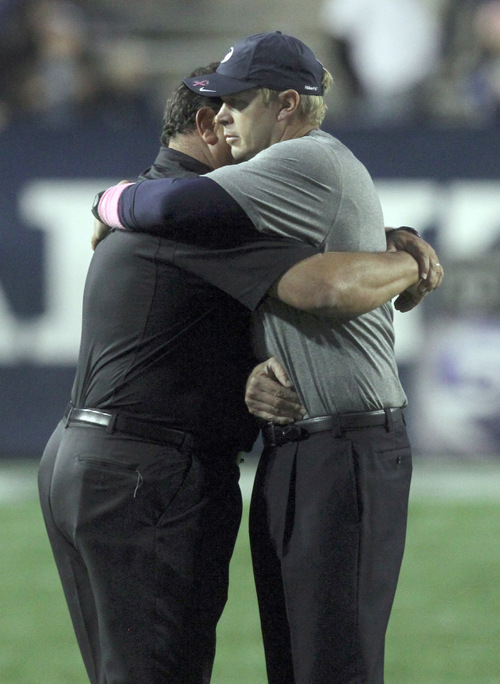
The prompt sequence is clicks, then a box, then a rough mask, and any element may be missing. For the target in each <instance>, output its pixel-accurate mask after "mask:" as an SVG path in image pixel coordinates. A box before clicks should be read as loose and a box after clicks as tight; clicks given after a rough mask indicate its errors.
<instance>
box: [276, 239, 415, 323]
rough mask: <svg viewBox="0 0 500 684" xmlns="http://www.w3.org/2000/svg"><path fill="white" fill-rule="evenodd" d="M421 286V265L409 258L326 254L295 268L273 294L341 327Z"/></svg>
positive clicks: (399, 254) (397, 254) (398, 254)
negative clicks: (336, 322) (344, 323)
mask: <svg viewBox="0 0 500 684" xmlns="http://www.w3.org/2000/svg"><path fill="white" fill-rule="evenodd" d="M418 282H419V267H418V263H417V261H416V260H415V259H414V258H413V257H412V256H411V255H410V254H407V253H406V252H377V253H367V252H326V253H325V254H318V255H316V256H313V257H310V258H308V259H304V260H303V261H300V262H299V263H298V264H296V265H295V266H292V267H291V268H290V269H289V270H288V271H287V272H286V273H285V274H284V275H282V276H281V278H279V279H278V280H277V281H276V282H275V283H274V285H273V286H272V288H271V289H270V291H269V294H271V295H272V296H274V297H277V298H278V299H281V300H282V301H283V302H285V303H286V304H289V305H290V306H293V307H296V308H298V309H302V310H304V311H309V312H310V313H314V314H316V315H319V316H321V317H325V318H330V319H333V320H336V321H339V322H342V321H344V320H348V319H349V318H353V317H355V316H359V315H360V314H363V313H366V312H368V311H371V310H372V309H375V308H377V307H378V306H380V305H381V304H384V303H385V302H387V301H389V300H390V299H392V298H393V297H395V296H396V295H398V294H399V293H400V292H402V291H403V290H406V289H407V288H408V287H410V286H412V285H415V284H417V283H418Z"/></svg>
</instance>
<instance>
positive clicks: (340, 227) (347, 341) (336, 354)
mask: <svg viewBox="0 0 500 684" xmlns="http://www.w3.org/2000/svg"><path fill="white" fill-rule="evenodd" d="M209 176H210V177H211V178H212V180H214V181H216V182H217V183H218V184H219V185H221V186H222V187H223V188H224V189H225V190H226V191H227V192H228V193H229V194H230V195H231V196H232V197H233V198H234V199H235V200H236V201H237V202H238V203H239V204H240V205H241V206H242V208H243V209H244V210H245V212H246V213H247V214H248V216H249V217H250V218H251V219H252V221H253V223H254V225H255V226H256V227H257V228H258V229H259V230H260V231H262V232H264V233H273V234H278V235H287V236H291V237H294V238H296V239H298V240H303V241H306V242H309V243H310V244H313V245H316V246H318V248H319V249H320V250H321V251H340V252H342V251H370V252H373V251H384V250H385V249H386V239H385V230H384V221H383V215H382V209H381V206H380V202H379V199H378V197H377V194H376V192H375V188H374V185H373V182H372V179H371V177H370V175H369V173H368V172H367V170H366V169H365V167H364V166H363V165H362V164H361V162H360V161H359V160H358V159H356V157H355V156H354V155H353V154H352V153H351V152H350V151H349V150H348V149H347V148H346V147H345V146H344V145H343V144H342V143H341V142H340V141H338V140H337V139H335V138H333V137H332V136H330V135H328V134H327V133H324V132H323V131H320V130H315V131H312V132H311V133H310V134H308V135H307V136H304V137H302V138H298V139H294V140H288V141H285V142H281V143H279V144H277V145H272V146H271V147H269V148H268V149H266V150H264V151H263V152H261V153H260V154H259V155H257V156H256V157H255V158H254V159H252V160H250V161H249V162H246V163H243V164H239V165H237V166H236V167H233V168H232V169H231V173H229V172H228V171H226V170H225V169H218V170H217V171H215V172H212V173H211V174H209ZM255 337H256V351H257V354H258V356H259V357H261V358H267V357H268V356H269V355H275V356H277V357H278V358H279V359H280V360H281V361H282V362H283V363H284V365H285V367H286V368H287V370H288V372H289V374H290V377H291V379H292V380H293V383H294V385H295V387H296V388H297V390H298V392H299V394H300V396H301V399H302V401H303V403H304V405H305V407H306V408H307V410H308V414H309V415H311V416H315V415H325V414H331V413H337V412H346V411H366V410H374V409H379V408H383V407H389V406H402V405H405V404H406V396H405V393H404V391H403V389H402V387H401V384H400V382H399V378H398V371H397V366H396V361H395V356H394V331H393V311H392V304H390V303H388V304H386V305H384V306H381V307H379V308H378V309H376V310H374V311H372V312H370V313H368V314H365V315H363V316H359V317H358V318H356V319H354V320H351V321H349V322H348V323H345V324H342V325H341V324H335V323H332V322H330V321H328V320H325V319H319V318H318V317H316V316H313V315H310V314H307V313H304V312H301V311H298V310H297V309H293V308H291V307H289V306H287V305H285V304H283V303H281V302H279V301H278V300H276V299H272V298H268V299H266V300H265V301H264V302H262V304H260V305H259V308H258V315H257V317H256V321H255Z"/></svg>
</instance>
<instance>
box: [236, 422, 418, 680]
mask: <svg viewBox="0 0 500 684" xmlns="http://www.w3.org/2000/svg"><path fill="white" fill-rule="evenodd" d="M411 469H412V464H411V451H410V446H409V442H408V438H407V433H406V428H405V425H404V423H403V422H400V423H398V424H396V425H392V426H391V428H387V429H386V428H385V427H374V428H363V429H357V430H350V431H348V432H345V433H344V434H343V435H342V436H341V437H336V436H335V435H333V434H331V433H317V434H314V435H311V436H310V437H309V438H308V439H307V440H304V441H300V442H296V443H291V444H287V445H285V446H280V447H276V448H268V449H265V450H264V453H263V455H262V458H261V461H260V463H259V467H258V470H257V475H256V481H255V485H254V490H253V496H252V502H251V511H250V540H251V546H252V557H253V565H254V573H255V581H256V588H257V596H258V601H259V610H260V616H261V625H262V632H263V638H264V647H265V654H266V665H267V672H268V678H269V682H270V684H354V683H356V684H358V683H359V684H360V683H363V684H382V682H383V681H384V674H383V669H384V645H385V633H386V629H387V624H388V621H389V616H390V612H391V608H392V604H393V599H394V594H395V591H396V585H397V580H398V575H399V570H400V566H401V561H402V557H403V549H404V543H405V536H406V522H407V508H408V495H409V488H410V480H411Z"/></svg>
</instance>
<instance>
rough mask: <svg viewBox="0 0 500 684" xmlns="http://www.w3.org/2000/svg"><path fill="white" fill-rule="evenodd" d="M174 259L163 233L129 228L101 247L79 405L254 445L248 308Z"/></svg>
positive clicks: (92, 281)
mask: <svg viewBox="0 0 500 684" xmlns="http://www.w3.org/2000/svg"><path fill="white" fill-rule="evenodd" d="M172 249H173V248H172ZM170 256H171V254H170V252H169V250H168V249H166V245H165V241H162V240H161V239H160V238H156V237H152V236H149V235H144V234H138V233H132V232H125V231H114V232H112V233H111V234H110V235H109V236H108V237H107V238H106V239H105V240H104V241H103V242H102V243H101V244H100V245H99V246H98V248H97V249H96V252H95V254H94V257H93V259H92V262H91V265H90V268H89V272H88V276H87V281H86V286H85V293H84V300H83V325H82V339H81V349H80V357H79V362H78V369H77V375H76V379H75V384H74V388H73V397H72V401H73V403H74V404H75V405H76V406H79V407H89V408H98V409H103V410H110V409H121V410H123V411H125V412H128V413H133V414H137V415H141V416H144V417H150V418H155V419H161V420H162V422H163V423H164V424H165V425H168V426H171V427H173V428H177V429H181V430H186V431H189V432H193V433H195V434H198V435H201V436H203V437H204V439H207V440H218V441H227V440H229V441H231V442H232V443H234V440H235V438H236V437H238V436H240V437H241V438H242V439H243V442H246V443H245V444H244V445H245V446H248V444H247V442H248V435H249V436H250V439H251V438H253V437H255V434H254V429H255V427H254V423H253V420H252V419H251V418H250V416H249V414H248V411H247V409H246V406H245V404H244V400H243V397H244V387H245V382H246V378H247V375H248V373H249V371H250V370H251V368H252V366H253V363H254V358H253V356H252V352H251V345H250V330H249V316H250V315H249V312H248V310H246V309H245V308H244V307H243V306H242V305H241V304H240V303H238V302H237V301H236V300H234V299H232V298H231V297H229V296H228V295H226V294H225V293H223V292H222V291H221V290H219V289H217V288H215V287H213V286H212V285H209V284H208V283H206V282H205V281H203V280H202V279H201V278H199V277H197V276H195V275H192V274H191V273H188V272H187V271H185V270H183V269H181V268H179V267H178V266H176V265H174V264H173V263H172V262H171V261H170V260H169V257H170ZM245 435H247V439H245ZM238 438H239V437H238Z"/></svg>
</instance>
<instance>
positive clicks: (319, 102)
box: [259, 67, 333, 126]
mask: <svg viewBox="0 0 500 684" xmlns="http://www.w3.org/2000/svg"><path fill="white" fill-rule="evenodd" d="M322 83H323V88H324V92H325V93H326V91H327V90H328V89H329V88H330V87H331V86H332V83H333V77H332V75H331V73H330V72H329V71H328V69H325V67H323V80H322ZM259 92H260V94H261V98H262V102H263V103H264V104H265V105H266V106H267V105H268V104H269V103H270V102H271V101H272V100H274V99H275V98H276V97H277V96H278V92H279V91H277V90H271V89H270V88H259ZM326 110H327V106H326V103H325V100H324V98H323V95H301V96H300V103H299V106H298V108H297V113H298V115H299V116H300V117H301V118H302V119H304V120H305V121H307V122H308V123H310V124H313V125H314V126H320V125H321V124H322V122H323V119H324V118H325V115H326Z"/></svg>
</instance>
